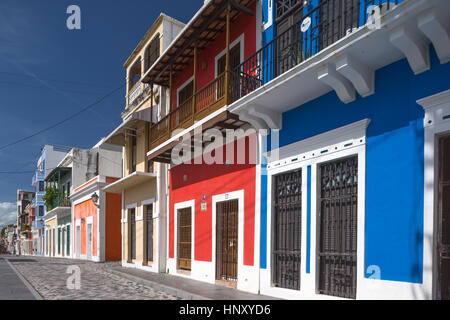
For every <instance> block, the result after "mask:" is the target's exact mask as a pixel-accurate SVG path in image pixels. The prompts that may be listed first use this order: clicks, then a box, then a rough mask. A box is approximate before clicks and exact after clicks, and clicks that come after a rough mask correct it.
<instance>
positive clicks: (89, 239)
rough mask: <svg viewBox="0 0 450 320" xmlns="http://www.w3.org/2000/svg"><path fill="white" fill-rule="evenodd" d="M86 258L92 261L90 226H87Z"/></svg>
mask: <svg viewBox="0 0 450 320" xmlns="http://www.w3.org/2000/svg"><path fill="white" fill-rule="evenodd" d="M87 258H88V260H92V224H88V225H87Z"/></svg>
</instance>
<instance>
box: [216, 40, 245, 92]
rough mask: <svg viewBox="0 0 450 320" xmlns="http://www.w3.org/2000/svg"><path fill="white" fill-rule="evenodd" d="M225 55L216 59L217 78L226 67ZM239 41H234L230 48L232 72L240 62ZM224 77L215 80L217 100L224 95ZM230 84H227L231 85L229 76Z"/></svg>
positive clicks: (231, 79)
mask: <svg viewBox="0 0 450 320" xmlns="http://www.w3.org/2000/svg"><path fill="white" fill-rule="evenodd" d="M226 59H227V56H226V54H224V55H223V56H221V57H220V58H219V60H218V61H217V76H216V77H217V78H219V77H220V76H221V75H222V74H223V73H224V72H225V69H226V64H227V61H226ZM241 62H242V61H241V43H240V42H238V43H236V44H235V45H234V46H233V47H231V48H230V71H231V72H233V71H234V70H235V69H236V68H237V67H238V66H239V65H240V64H241ZM224 79H225V78H223V77H222V78H220V79H218V80H217V84H216V97H215V99H216V100H219V99H221V98H223V97H224V96H225V80H224ZM229 79H230V80H229V81H230V84H229V86H231V87H233V86H234V84H233V83H232V81H233V78H229Z"/></svg>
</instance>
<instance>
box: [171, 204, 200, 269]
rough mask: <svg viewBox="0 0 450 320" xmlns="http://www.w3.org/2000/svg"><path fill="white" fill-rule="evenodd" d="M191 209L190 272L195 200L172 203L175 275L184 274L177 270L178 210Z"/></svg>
mask: <svg viewBox="0 0 450 320" xmlns="http://www.w3.org/2000/svg"><path fill="white" fill-rule="evenodd" d="M187 208H190V209H191V274H192V272H193V266H194V258H195V200H189V201H185V202H180V203H176V204H175V205H174V246H173V247H174V255H173V257H174V260H175V267H174V270H175V272H176V274H177V275H180V276H185V274H183V273H179V272H178V210H181V209H187Z"/></svg>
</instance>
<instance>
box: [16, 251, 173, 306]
mask: <svg viewBox="0 0 450 320" xmlns="http://www.w3.org/2000/svg"><path fill="white" fill-rule="evenodd" d="M9 261H10V262H11V263H12V265H13V266H14V267H15V268H16V269H17V270H18V271H19V272H20V273H21V274H22V276H23V277H24V278H25V279H26V280H27V281H28V282H29V283H30V284H31V285H32V286H33V287H34V288H35V289H36V290H37V291H38V292H39V294H40V295H41V296H42V297H43V298H44V299H45V300H176V299H177V298H176V297H175V296H171V295H169V294H166V293H164V292H159V291H155V290H152V289H150V288H148V287H145V286H143V285H141V284H138V283H136V282H134V281H130V280H127V279H125V278H122V277H120V276H117V275H114V274H111V273H109V272H108V271H107V270H108V268H110V267H112V266H113V265H119V264H120V263H119V262H110V263H93V262H86V261H79V260H65V259H50V258H42V257H29V258H28V257H21V258H15V257H9ZM69 266H78V267H79V268H80V270H81V282H80V289H79V290H77V289H74V290H70V289H68V287H67V280H68V278H69V277H70V276H71V274H69V273H66V272H67V269H68V267H69Z"/></svg>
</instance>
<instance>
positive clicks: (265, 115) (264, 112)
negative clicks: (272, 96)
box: [247, 105, 283, 130]
mask: <svg viewBox="0 0 450 320" xmlns="http://www.w3.org/2000/svg"><path fill="white" fill-rule="evenodd" d="M247 110H248V114H249V115H250V116H253V117H256V118H259V119H261V120H262V121H264V122H265V123H266V124H267V126H268V127H269V128H270V129H272V130H281V129H282V123H283V120H282V119H283V117H282V114H281V113H280V112H276V111H274V110H269V109H267V108H265V107H263V106H260V105H258V106H251V107H249V108H248V109H247Z"/></svg>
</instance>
